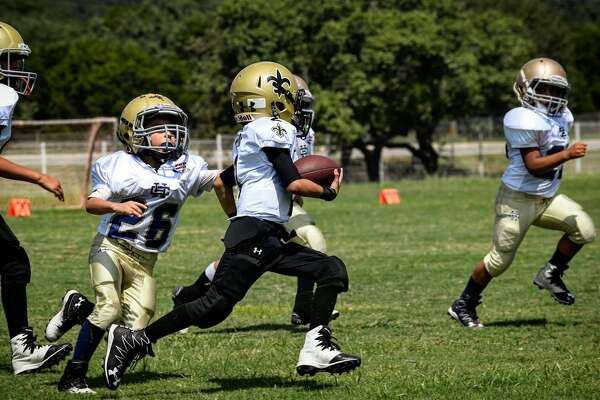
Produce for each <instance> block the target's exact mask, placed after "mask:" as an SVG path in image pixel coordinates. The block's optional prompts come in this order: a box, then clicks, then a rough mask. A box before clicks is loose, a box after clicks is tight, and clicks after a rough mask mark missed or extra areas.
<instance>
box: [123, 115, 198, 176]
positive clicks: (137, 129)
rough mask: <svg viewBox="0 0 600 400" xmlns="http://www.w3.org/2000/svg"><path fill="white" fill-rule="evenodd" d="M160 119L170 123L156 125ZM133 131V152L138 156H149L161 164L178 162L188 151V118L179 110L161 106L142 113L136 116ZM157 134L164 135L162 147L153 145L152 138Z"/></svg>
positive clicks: (160, 122)
mask: <svg viewBox="0 0 600 400" xmlns="http://www.w3.org/2000/svg"><path fill="white" fill-rule="evenodd" d="M159 119H160V120H165V121H168V122H169V123H162V121H159V123H156V121H157V120H159ZM153 121H154V123H153ZM132 131H133V134H132V138H131V147H132V151H133V152H134V153H137V154H147V155H149V156H150V157H152V158H153V159H154V160H156V161H158V162H160V163H161V164H164V163H165V162H167V161H169V160H176V159H177V158H179V157H181V155H182V154H183V153H185V152H186V151H187V148H188V144H189V134H188V128H187V116H186V115H185V113H183V112H182V111H181V110H179V109H177V108H172V107H164V106H159V107H152V108H148V109H146V110H143V111H141V112H140V113H138V114H137V116H136V120H135V123H134V126H133V129H132ZM157 133H163V135H164V140H163V141H162V143H161V144H160V145H157V144H156V143H155V144H153V143H152V136H153V135H155V134H157Z"/></svg>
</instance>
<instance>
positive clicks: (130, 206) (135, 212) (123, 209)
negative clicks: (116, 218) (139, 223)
mask: <svg viewBox="0 0 600 400" xmlns="http://www.w3.org/2000/svg"><path fill="white" fill-rule="evenodd" d="M113 208H114V212H115V214H120V215H130V216H132V217H138V218H139V217H141V216H142V215H144V211H145V210H146V209H147V208H148V206H147V205H145V204H143V203H139V202H137V201H133V200H130V201H126V202H125V203H115V205H114V207H113Z"/></svg>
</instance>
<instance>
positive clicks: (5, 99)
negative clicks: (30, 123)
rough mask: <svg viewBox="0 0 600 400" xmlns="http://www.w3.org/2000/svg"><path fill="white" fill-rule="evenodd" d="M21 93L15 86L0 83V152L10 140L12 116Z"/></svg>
mask: <svg viewBox="0 0 600 400" xmlns="http://www.w3.org/2000/svg"><path fill="white" fill-rule="evenodd" d="M17 101H19V95H18V94H17V92H15V90H14V89H13V88H11V87H10V86H6V85H3V84H1V83H0V129H1V130H0V153H1V152H2V149H3V148H4V146H5V145H6V143H8V141H9V140H10V135H11V125H12V116H13V112H14V111H15V106H16V105H17Z"/></svg>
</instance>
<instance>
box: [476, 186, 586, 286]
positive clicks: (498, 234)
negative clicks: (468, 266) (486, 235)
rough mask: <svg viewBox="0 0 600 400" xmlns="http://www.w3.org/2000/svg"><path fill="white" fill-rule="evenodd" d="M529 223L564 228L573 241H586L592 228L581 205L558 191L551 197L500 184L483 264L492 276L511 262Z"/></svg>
mask: <svg viewBox="0 0 600 400" xmlns="http://www.w3.org/2000/svg"><path fill="white" fill-rule="evenodd" d="M531 225H535V226H539V227H541V228H546V229H552V230H557V231H563V232H565V233H566V234H567V235H568V237H569V239H570V240H571V241H572V242H573V243H577V244H586V243H590V242H592V241H593V240H594V238H595V237H596V228H595V227H594V223H593V222H592V219H591V218H590V216H589V215H588V214H587V213H586V212H585V211H583V209H582V208H581V206H580V205H579V204H577V203H576V202H574V201H573V200H571V199H570V198H568V197H567V196H565V195H563V194H560V195H557V196H554V197H551V198H545V197H541V196H536V195H531V194H527V193H523V192H519V191H515V190H512V189H510V188H508V187H507V186H506V185H504V184H502V185H501V186H500V189H499V190H498V195H497V197H496V222H495V224H494V238H493V241H492V249H491V251H490V252H489V253H488V254H487V255H486V256H485V257H484V259H483V261H484V263H485V268H486V270H487V271H488V272H489V274H490V275H491V276H493V277H496V276H498V275H500V274H502V273H503V272H504V271H506V269H507V268H508V267H509V266H510V264H511V263H512V261H513V259H514V257H515V254H516V252H517V249H518V248H519V245H520V244H521V241H522V240H523V238H524V237H525V234H526V233H527V230H528V229H529V227H530V226H531Z"/></svg>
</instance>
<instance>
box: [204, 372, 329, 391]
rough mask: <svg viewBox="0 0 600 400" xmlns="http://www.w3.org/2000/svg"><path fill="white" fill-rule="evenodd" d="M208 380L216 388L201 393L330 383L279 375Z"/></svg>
mask: <svg viewBox="0 0 600 400" xmlns="http://www.w3.org/2000/svg"><path fill="white" fill-rule="evenodd" d="M209 382H212V383H215V384H217V385H219V386H220V387H218V388H210V389H202V390H200V392H202V393H218V392H233V391H236V390H246V389H255V388H277V387H278V388H294V387H296V388H299V389H305V390H321V389H325V388H327V387H331V386H333V385H332V384H328V383H322V382H316V381H314V380H308V379H306V380H291V379H286V378H282V377H280V376H257V377H253V378H213V379H210V380H209Z"/></svg>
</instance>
